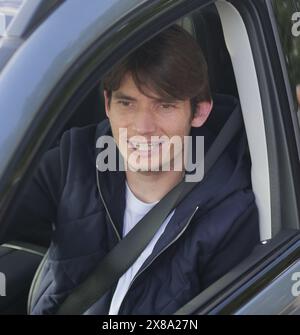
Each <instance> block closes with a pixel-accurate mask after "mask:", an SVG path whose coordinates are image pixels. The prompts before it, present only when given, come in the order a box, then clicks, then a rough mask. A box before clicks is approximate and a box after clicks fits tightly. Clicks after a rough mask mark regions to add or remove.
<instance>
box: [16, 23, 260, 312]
mask: <svg viewBox="0 0 300 335" xmlns="http://www.w3.org/2000/svg"><path fill="white" fill-rule="evenodd" d="M103 84H104V99H105V110H106V115H107V119H108V120H105V121H103V122H102V123H100V124H99V125H97V126H94V125H92V126H88V127H84V128H75V129H71V130H70V131H67V132H66V133H65V134H64V135H63V137H62V139H61V141H60V145H59V146H58V147H55V148H53V149H51V150H50V151H48V152H47V153H46V154H45V156H44V158H43V160H42V162H41V164H40V167H39V169H38V172H37V173H36V175H35V177H34V180H33V182H32V184H31V185H30V188H29V190H28V192H27V195H26V197H25V198H24V204H23V205H22V206H23V207H22V208H23V209H20V211H19V213H22V214H21V215H22V222H23V223H24V221H26V222H28V227H29V226H30V225H31V226H32V225H34V224H36V226H37V225H39V224H41V222H48V223H49V225H50V223H52V224H53V234H52V240H51V245H50V249H49V252H48V255H47V262H46V263H45V265H44V267H43V269H42V271H41V274H40V282H39V287H38V288H37V290H36V292H35V294H34V299H33V308H32V311H31V313H32V314H53V313H56V312H57V310H58V309H59V307H60V306H61V304H62V303H63V301H64V300H65V299H66V298H67V297H68V295H69V294H71V293H72V291H73V290H74V288H76V287H78V285H79V284H80V283H82V282H83V281H84V280H85V279H86V278H87V276H88V275H89V274H90V273H91V271H92V270H93V269H94V268H95V266H96V265H97V264H98V263H99V262H100V261H101V260H102V259H103V257H104V256H105V255H107V253H108V252H109V251H110V250H111V249H112V248H113V247H114V246H115V245H117V243H118V242H119V241H120V240H121V239H122V238H123V237H124V236H126V234H127V233H128V232H129V231H130V230H131V229H132V228H133V227H134V226H135V225H136V224H137V222H138V221H139V220H141V219H142V218H143V217H144V215H145V214H146V213H147V212H148V211H149V210H151V209H152V208H153V207H154V206H155V204H157V203H158V202H159V201H160V200H161V199H162V198H163V197H164V196H165V195H166V194H167V193H168V192H169V191H170V190H171V189H172V188H173V187H174V186H175V185H177V184H178V183H179V182H180V181H181V180H182V179H183V178H185V177H186V171H185V165H184V162H186V148H185V147H182V149H178V150H175V148H173V149H172V146H170V147H169V148H170V149H169V152H167V153H168V154H169V155H166V152H163V147H164V144H165V142H167V141H168V139H172V138H177V139H179V140H182V143H183V142H184V138H185V136H188V135H190V136H192V138H193V139H194V138H196V137H197V136H199V137H200V136H204V143H205V151H207V148H208V147H209V146H210V145H211V143H213V141H214V139H215V137H216V136H217V134H214V133H213V132H212V129H209V127H207V125H208V124H209V122H208V121H209V118H210V114H213V113H215V115H216V116H217V118H218V113H220V120H221V119H224V113H225V114H226V113H227V114H228V116H229V115H230V114H231V113H232V111H233V109H234V108H236V106H237V101H236V100H235V99H234V98H232V97H225V96H221V97H218V96H216V97H215V98H214V108H213V101H212V97H211V93H210V88H209V82H208V74H207V65H206V62H205V60H204V57H203V55H202V52H201V50H200V49H199V46H198V45H197V43H196V42H195V40H194V39H193V38H192V37H191V36H190V35H189V34H188V33H187V32H185V31H184V30H183V29H181V28H180V27H178V26H172V27H170V28H168V29H166V30H165V31H163V32H161V33H160V34H158V35H157V36H155V37H154V38H152V39H151V40H149V41H148V42H146V43H145V44H143V45H142V46H141V47H139V48H138V49H137V50H135V51H134V52H133V53H131V54H130V55H129V56H128V57H127V58H126V59H124V60H123V61H122V62H120V63H119V64H117V65H116V66H115V67H114V68H113V69H112V70H111V71H110V72H109V73H108V74H107V75H106V76H105V78H104V79H103ZM212 109H213V110H212ZM220 122H221V121H220ZM221 126H222V125H221ZM221 126H220V127H219V129H220V128H221ZM124 133H125V135H126V136H123V135H124ZM104 136H106V137H107V136H112V137H113V139H114V141H115V143H116V144H117V147H118V151H119V153H120V157H119V159H120V160H123V163H124V164H125V165H127V169H116V170H113V171H110V170H109V169H108V170H105V171H104V170H103V166H101V159H100V158H101V157H102V156H101V153H103V152H104V150H105V149H104V148H103V147H101V146H100V145H99V142H98V141H99V139H101V138H104ZM96 143H98V145H96ZM192 143H193V141H192ZM190 145H191V144H190ZM96 146H97V148H96ZM193 150H194V152H193V153H194V154H195V155H196V156H197V152H196V151H197V150H200V151H201V148H193ZM195 150H196V151H195ZM99 155H100V156H99ZM180 156H181V157H183V159H182V160H177V162H178V161H179V162H180V163H179V164H177V163H176V159H177V158H178V157H180ZM132 157H133V158H134V159H133V158H132ZM108 159H110V158H109V157H108ZM96 162H97V164H98V168H96ZM150 163H151V164H150ZM102 164H103V165H104V164H105V162H104V161H102ZM124 164H123V165H124ZM149 166H150V167H151V168H149ZM166 166H167V167H168V169H166V168H165V167H166ZM175 167H176V168H175ZM99 170H100V171H99ZM25 218H26V220H25ZM25 226H26V224H25ZM258 241H259V231H258V213H257V208H256V205H255V198H254V195H253V192H252V190H251V179H250V163H249V157H248V151H247V144H246V141H245V138H244V134H243V130H241V132H240V133H239V135H238V136H236V137H235V139H234V141H233V142H231V143H230V145H228V147H227V149H226V150H225V152H223V153H222V154H221V156H220V157H219V158H218V160H217V161H216V163H215V164H214V165H213V166H212V167H211V169H210V170H209V171H208V173H207V174H206V175H205V176H204V178H203V180H202V181H201V182H199V183H198V184H197V185H196V186H195V188H194V189H193V190H192V191H191V192H190V193H189V194H188V195H187V196H186V197H185V198H184V199H183V200H182V201H181V202H180V203H179V205H178V206H177V208H175V209H174V210H173V211H172V212H171V213H170V214H169V216H168V217H167V218H166V220H165V221H164V222H163V223H162V225H161V227H160V228H159V230H158V231H157V232H156V234H155V236H154V237H153V239H152V240H151V242H150V243H149V244H148V245H147V247H146V248H145V249H144V251H143V252H142V253H141V254H140V255H139V257H138V258H137V260H136V261H135V263H134V264H133V265H132V266H131V267H130V268H129V269H128V270H127V271H126V272H125V273H124V274H123V275H122V276H121V277H120V278H119V280H118V282H117V283H116V284H113V285H112V287H111V289H110V290H108V291H107V292H106V294H105V295H104V296H102V297H101V298H99V299H98V301H97V302H96V303H95V304H94V305H92V306H90V308H88V309H87V310H86V311H85V314H170V313H174V312H175V311H176V310H177V309H178V308H180V307H181V306H183V305H184V304H185V303H187V302H188V301H189V300H191V299H192V298H193V297H195V296H196V295H197V294H198V293H199V292H201V291H202V290H203V289H204V288H206V287H207V286H209V285H210V284H211V283H213V282H214V281H215V280H216V279H218V278H219V277H221V276H222V275H224V274H225V273H226V272H227V271H229V270H230V269H231V268H232V267H233V266H235V265H236V264H238V263H239V262H240V261H241V260H242V259H244V258H245V257H246V256H247V255H249V254H250V252H251V250H252V249H253V247H254V246H255V244H256V243H258Z"/></svg>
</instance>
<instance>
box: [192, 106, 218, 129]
mask: <svg viewBox="0 0 300 335" xmlns="http://www.w3.org/2000/svg"><path fill="white" fill-rule="evenodd" d="M212 108H213V102H212V100H211V101H203V102H199V103H198V105H197V108H196V111H195V114H194V117H193V119H192V123H191V126H192V127H201V126H203V124H204V123H205V122H206V120H207V118H208V117H209V114H210V112H211V110H212Z"/></svg>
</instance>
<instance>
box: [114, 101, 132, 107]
mask: <svg viewBox="0 0 300 335" xmlns="http://www.w3.org/2000/svg"><path fill="white" fill-rule="evenodd" d="M117 103H118V104H119V105H121V106H123V107H129V106H131V101H128V100H119V101H118V102H117Z"/></svg>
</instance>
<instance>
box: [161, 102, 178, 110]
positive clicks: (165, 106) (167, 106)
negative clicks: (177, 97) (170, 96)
mask: <svg viewBox="0 0 300 335" xmlns="http://www.w3.org/2000/svg"><path fill="white" fill-rule="evenodd" d="M160 108H161V109H162V110H164V111H171V110H173V109H175V108H176V105H174V104H170V103H165V104H161V105H160Z"/></svg>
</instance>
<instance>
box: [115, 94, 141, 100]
mask: <svg viewBox="0 0 300 335" xmlns="http://www.w3.org/2000/svg"><path fill="white" fill-rule="evenodd" d="M113 98H115V99H122V100H130V101H136V99H135V98H133V97H131V96H129V95H126V94H124V93H122V92H116V93H113Z"/></svg>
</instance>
